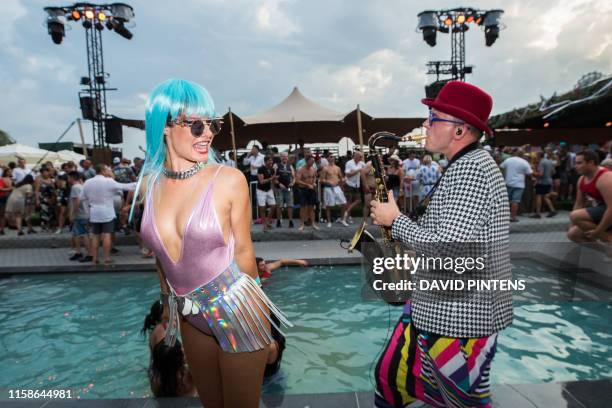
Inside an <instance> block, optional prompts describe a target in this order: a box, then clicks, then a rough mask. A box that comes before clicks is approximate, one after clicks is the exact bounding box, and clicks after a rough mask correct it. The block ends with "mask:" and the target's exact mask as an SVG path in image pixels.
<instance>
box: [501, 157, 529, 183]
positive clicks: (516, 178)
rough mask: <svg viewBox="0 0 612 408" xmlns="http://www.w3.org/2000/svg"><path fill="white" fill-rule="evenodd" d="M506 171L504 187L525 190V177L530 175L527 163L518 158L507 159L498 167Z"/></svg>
mask: <svg viewBox="0 0 612 408" xmlns="http://www.w3.org/2000/svg"><path fill="white" fill-rule="evenodd" d="M499 167H501V168H502V169H504V170H505V171H506V185H507V186H508V187H514V188H525V176H526V175H529V174H531V173H532V171H531V166H530V165H529V162H528V161H527V160H525V159H522V158H520V157H516V156H514V157H509V158H507V159H506V160H504V161H503V162H502V164H501V165H500V166H499Z"/></svg>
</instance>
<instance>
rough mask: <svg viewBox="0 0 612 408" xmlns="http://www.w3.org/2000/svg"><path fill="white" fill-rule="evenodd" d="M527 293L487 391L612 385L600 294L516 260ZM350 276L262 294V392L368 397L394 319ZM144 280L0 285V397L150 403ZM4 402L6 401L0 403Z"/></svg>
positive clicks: (287, 284)
mask: <svg viewBox="0 0 612 408" xmlns="http://www.w3.org/2000/svg"><path fill="white" fill-rule="evenodd" d="M513 264H514V269H513V271H514V274H515V276H514V277H515V278H516V279H519V278H524V279H527V290H526V291H525V292H521V293H519V294H517V296H516V298H515V310H514V315H515V319H514V324H513V325H512V326H511V327H509V328H508V329H506V330H504V331H503V332H502V334H501V335H500V337H499V346H498V352H497V355H496V356H495V359H494V365H493V370H492V379H493V382H494V383H504V384H511V383H538V382H549V381H569V380H592V379H600V378H607V377H612V356H611V354H610V347H611V346H612V330H611V329H612V317H611V316H612V301H611V300H610V299H611V296H610V292H609V291H606V290H604V289H600V288H595V287H593V286H590V285H588V284H586V283H583V282H581V281H580V279H576V278H575V277H567V276H565V275H563V274H560V273H557V272H555V271H553V270H551V269H549V268H547V267H544V266H542V265H540V264H538V263H535V262H533V261H516V262H513ZM360 273H361V272H360V269H359V267H358V266H338V267H312V268H283V269H279V270H276V271H274V275H273V277H272V278H271V279H270V281H269V282H268V283H267V284H266V285H265V291H266V292H267V293H268V295H269V296H270V297H271V298H272V300H273V301H274V302H275V303H276V304H277V305H278V306H279V307H280V308H281V309H282V310H283V311H284V312H285V313H286V314H287V316H288V317H289V319H290V320H291V321H292V322H293V323H294V325H295V326H294V327H293V328H289V329H286V330H285V333H286V334H287V349H286V350H285V354H284V357H283V363H282V367H281V371H280V372H279V373H278V374H277V375H276V376H275V377H274V378H273V379H272V380H271V381H268V382H266V384H265V386H264V393H268V394H279V393H284V394H302V393H327V392H343V391H368V390H372V389H373V384H372V370H373V364H374V363H375V361H376V358H377V355H378V353H380V351H381V348H382V347H383V345H384V343H385V341H386V339H387V338H388V335H389V331H390V328H392V327H393V325H394V324H395V322H396V320H397V319H398V318H399V315H400V313H401V309H400V308H393V307H388V306H387V305H386V304H384V303H381V302H376V301H367V302H366V301H363V300H362V297H361V278H360ZM158 293H159V283H158V279H157V276H156V275H155V274H154V273H146V272H143V273H115V274H92V275H74V274H70V275H53V276H35V275H31V276H27V277H15V278H10V279H4V280H0V321H1V322H2V323H1V324H0V346H1V349H2V353H1V354H0V367H2V370H1V371H0V389H1V390H2V391H3V392H2V395H3V396H7V395H8V393H7V392H6V390H7V389H28V388H29V389H51V388H53V389H72V390H73V392H74V394H75V395H77V396H80V397H82V398H92V397H93V398H129V397H142V396H148V395H150V391H149V387H148V380H147V377H146V369H147V366H148V359H149V354H148V353H149V352H148V346H147V342H146V341H145V339H144V338H142V337H141V336H140V334H139V331H140V328H141V327H142V322H143V319H144V316H145V314H146V313H147V312H148V310H149V307H150V305H151V303H152V302H153V301H154V300H155V299H156V298H157V296H158ZM2 398H7V397H2Z"/></svg>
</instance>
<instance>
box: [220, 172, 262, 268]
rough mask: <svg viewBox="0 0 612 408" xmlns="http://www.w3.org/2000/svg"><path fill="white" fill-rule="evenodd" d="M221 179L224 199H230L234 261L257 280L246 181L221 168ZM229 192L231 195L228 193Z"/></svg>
mask: <svg viewBox="0 0 612 408" xmlns="http://www.w3.org/2000/svg"><path fill="white" fill-rule="evenodd" d="M221 171H222V172H223V173H225V174H224V175H223V179H224V180H227V183H224V185H225V188H226V189H227V192H226V194H224V196H225V197H230V206H231V207H230V214H229V215H230V229H231V230H232V233H233V234H234V244H235V246H234V261H235V262H236V264H237V265H238V268H240V270H241V271H242V272H244V273H246V274H247V275H249V276H250V277H252V278H253V279H255V278H257V264H256V263H255V250H254V249H253V241H251V201H250V199H249V187H248V185H247V182H246V179H245V178H244V176H243V175H242V173H240V172H239V171H238V170H236V169H232V168H230V167H227V168H223V169H222V170H221ZM230 192H231V193H230Z"/></svg>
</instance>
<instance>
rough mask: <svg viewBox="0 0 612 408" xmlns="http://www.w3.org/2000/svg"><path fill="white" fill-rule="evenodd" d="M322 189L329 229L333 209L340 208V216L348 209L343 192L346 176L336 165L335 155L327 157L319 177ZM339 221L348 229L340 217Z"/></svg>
mask: <svg viewBox="0 0 612 408" xmlns="http://www.w3.org/2000/svg"><path fill="white" fill-rule="evenodd" d="M319 177H320V179H319V180H320V182H321V187H322V188H323V205H324V206H325V212H326V215H327V228H331V226H332V209H333V208H334V207H340V210H341V212H340V214H341V215H344V213H346V209H347V208H348V205H347V202H346V197H344V192H343V191H342V187H341V186H342V184H344V182H345V180H344V176H342V170H341V169H340V167H338V166H337V165H336V158H335V157H334V155H333V153H329V154H328V156H327V165H326V166H325V167H323V168H322V169H321V173H320V175H319ZM338 220H339V222H340V223H342V225H344V226H345V227H348V226H349V225H348V224H347V222H346V221H345V220H344V218H342V217H338Z"/></svg>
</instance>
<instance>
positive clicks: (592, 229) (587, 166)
mask: <svg viewBox="0 0 612 408" xmlns="http://www.w3.org/2000/svg"><path fill="white" fill-rule="evenodd" d="M598 160H599V158H598V156H597V154H596V153H595V152H593V151H591V150H584V151H582V152H580V153H578V154H577V155H576V170H577V171H578V174H580V179H579V180H578V186H577V188H576V191H577V193H576V202H575V203H574V209H573V211H572V212H571V213H570V221H571V223H572V225H571V226H570V228H569V231H568V233H567V237H568V238H569V239H570V240H571V241H574V242H594V241H602V242H606V243H610V242H612V172H611V171H609V170H608V169H607V168H605V167H601V166H599V162H598ZM587 200H589V201H591V204H592V206H587Z"/></svg>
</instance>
